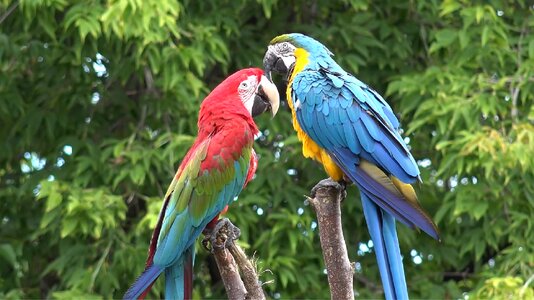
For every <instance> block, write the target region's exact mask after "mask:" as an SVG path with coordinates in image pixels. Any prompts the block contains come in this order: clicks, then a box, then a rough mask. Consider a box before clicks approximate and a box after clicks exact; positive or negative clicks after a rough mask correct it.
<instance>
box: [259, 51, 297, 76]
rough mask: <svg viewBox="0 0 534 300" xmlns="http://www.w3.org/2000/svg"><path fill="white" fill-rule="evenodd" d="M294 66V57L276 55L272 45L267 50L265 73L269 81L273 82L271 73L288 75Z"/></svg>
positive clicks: (264, 58) (264, 59)
mask: <svg viewBox="0 0 534 300" xmlns="http://www.w3.org/2000/svg"><path fill="white" fill-rule="evenodd" d="M294 64H295V57H294V56H279V55H277V54H276V53H275V51H274V49H273V46H272V45H271V46H269V47H268V48H267V52H265V56H264V57H263V71H264V74H265V76H267V78H269V80H272V78H271V71H274V72H276V73H280V74H287V73H288V72H289V70H290V69H291V68H292V67H293V65H294Z"/></svg>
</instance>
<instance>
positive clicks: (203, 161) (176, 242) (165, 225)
mask: <svg viewBox="0 0 534 300" xmlns="http://www.w3.org/2000/svg"><path fill="white" fill-rule="evenodd" d="M248 134H250V133H248ZM246 135H247V134H246ZM252 141H253V139H252V138H251V137H250V136H247V137H244V136H243V133H242V132H241V137H236V136H233V137H232V138H230V137H229V136H227V135H226V134H223V133H217V134H215V135H214V136H212V137H209V138H207V139H206V140H205V141H202V142H199V143H198V144H195V146H193V148H192V149H191V150H190V151H192V153H189V154H188V155H187V156H186V158H187V161H184V162H185V164H184V163H183V164H182V166H181V167H180V169H179V170H178V172H177V174H176V176H175V178H174V180H173V181H172V183H171V185H170V186H169V189H168V191H167V196H166V201H165V203H164V206H163V208H162V211H161V212H160V216H159V219H160V220H159V221H158V226H157V227H156V231H155V233H154V236H153V240H152V243H151V247H150V252H151V253H150V255H149V259H151V258H150V257H152V262H153V263H154V264H155V265H159V266H169V265H171V264H172V263H173V262H174V261H175V260H176V259H178V258H179V257H180V256H181V255H182V254H183V253H184V251H185V250H187V249H188V248H190V247H191V246H192V245H193V243H194V241H195V240H196V238H197V237H198V236H199V235H200V233H201V232H202V230H203V229H204V228H205V227H206V225H207V224H208V223H209V222H210V221H211V220H212V219H213V218H215V217H216V216H217V214H218V213H219V212H221V211H222V210H223V208H224V207H225V206H226V205H228V204H230V203H231V202H232V201H233V200H234V198H235V197H236V196H237V195H239V193H240V192H241V190H242V189H243V186H244V184H245V180H246V177H247V173H248V169H249V167H250V159H251V155H252V154H251V152H252ZM156 237H157V239H156ZM152 244H155V245H152Z"/></svg>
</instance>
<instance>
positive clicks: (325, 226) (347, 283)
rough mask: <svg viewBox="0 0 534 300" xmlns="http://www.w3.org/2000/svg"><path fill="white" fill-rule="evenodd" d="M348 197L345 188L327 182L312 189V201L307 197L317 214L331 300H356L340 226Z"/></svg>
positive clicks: (327, 180) (331, 181) (329, 180)
mask: <svg viewBox="0 0 534 300" xmlns="http://www.w3.org/2000/svg"><path fill="white" fill-rule="evenodd" d="M345 196H346V192H345V188H344V187H343V186H341V185H340V184H339V183H337V182H335V181H333V180H332V179H330V178H328V179H324V180H321V181H320V182H319V183H318V184H317V185H316V186H315V187H314V188H313V189H312V198H309V197H308V201H309V202H310V203H311V205H312V207H313V209H314V210H315V213H316V214H317V223H318V225H319V237H320V240H321V248H322V250H323V259H324V262H325V265H326V271H327V276H328V284H329V285H330V297H331V298H332V299H336V300H341V299H354V288H353V280H354V269H353V267H352V266H351V264H350V261H349V256H348V254H347V246H346V244H345V238H344V236H343V229H342V226H341V205H340V204H341V201H342V200H343V199H344V198H345Z"/></svg>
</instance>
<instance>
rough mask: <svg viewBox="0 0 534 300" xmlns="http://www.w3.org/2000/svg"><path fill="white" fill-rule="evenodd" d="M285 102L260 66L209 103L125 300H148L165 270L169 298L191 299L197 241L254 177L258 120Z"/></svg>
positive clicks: (227, 83) (236, 77)
mask: <svg viewBox="0 0 534 300" xmlns="http://www.w3.org/2000/svg"><path fill="white" fill-rule="evenodd" d="M279 101H280V100H279V96H278V90H277V89H276V86H275V85H274V84H273V83H272V82H271V81H270V80H268V79H267V78H266V77H265V76H263V71H262V70H261V69H257V68H249V69H244V70H240V71H238V72H236V73H234V74H232V75H231V76H230V77H228V78H226V79H225V80H224V81H223V82H222V83H221V84H219V86H217V87H216V88H215V89H214V90H213V91H212V92H211V93H210V94H209V95H208V96H207V97H206V98H205V99H204V101H203V102H202V104H201V106H200V113H199V117H198V137H197V138H196V140H195V142H194V143H193V145H192V146H191V149H189V151H188V152H187V154H186V155H185V157H184V159H183V161H182V163H181V165H180V167H179V168H178V171H177V172H176V175H175V176H174V179H173V180H172V182H171V184H170V186H169V188H168V190H167V193H166V194H165V198H164V202H163V206H162V208H161V211H160V213H159V220H158V223H157V226H156V229H155V230H154V233H153V235H152V240H151V242H150V248H149V254H148V259H147V262H146V267H145V270H144V272H143V273H142V274H141V275H140V276H139V278H137V280H136V281H135V283H134V284H133V285H132V286H131V287H130V288H129V289H128V291H127V292H126V294H125V295H124V298H125V299H137V298H144V297H145V296H146V294H147V293H148V291H149V290H150V288H151V286H152V284H153V283H154V281H155V280H156V279H157V278H158V277H159V275H160V274H161V273H163V272H165V297H166V298H169V299H184V298H186V299H188V298H191V292H192V278H193V274H192V266H193V252H194V243H195V240H196V239H197V237H198V236H199V235H200V233H201V232H202V230H203V229H204V228H205V227H206V225H207V224H208V223H209V222H210V221H212V220H216V219H217V218H218V216H219V213H220V212H221V211H222V210H223V209H225V207H226V206H227V205H229V204H230V203H231V202H232V201H233V200H234V198H235V197H236V196H237V195H239V193H240V192H241V190H242V189H243V187H244V186H245V185H246V184H247V182H248V181H249V180H250V179H251V178H252V175H253V174H254V172H255V169H256V165H257V159H256V156H255V154H254V150H253V148H252V144H253V142H254V135H255V134H257V133H258V128H257V127H256V124H255V123H254V120H253V119H252V118H253V117H254V116H256V115H259V114H261V113H263V112H265V111H266V110H270V111H271V113H272V115H273V116H274V115H275V114H276V112H277V111H278V107H279V104H280V103H279Z"/></svg>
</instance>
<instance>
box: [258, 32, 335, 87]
mask: <svg viewBox="0 0 534 300" xmlns="http://www.w3.org/2000/svg"><path fill="white" fill-rule="evenodd" d="M303 55H306V56H308V57H309V59H308V60H307V61H321V60H330V59H331V58H330V56H332V55H333V54H332V52H330V50H328V48H326V47H325V46H324V45H323V44H321V43H320V42H318V41H316V40H315V39H313V38H311V37H309V36H306V35H304V34H301V33H288V34H282V35H279V36H277V37H275V38H274V39H272V40H271V42H270V43H269V46H268V48H267V52H266V53H265V56H264V58H263V67H264V70H265V72H264V73H265V75H266V76H267V77H268V78H270V74H271V71H274V72H277V73H282V74H287V73H291V72H290V70H292V69H293V67H294V65H295V62H296V60H297V57H298V56H303Z"/></svg>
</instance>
